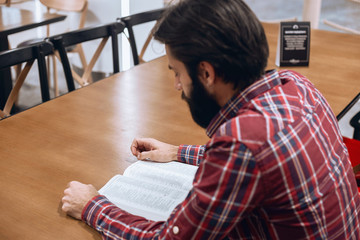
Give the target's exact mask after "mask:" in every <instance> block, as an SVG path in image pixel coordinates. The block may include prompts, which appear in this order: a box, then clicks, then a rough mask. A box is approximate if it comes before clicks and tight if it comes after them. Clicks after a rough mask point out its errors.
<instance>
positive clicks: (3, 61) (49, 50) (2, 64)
mask: <svg viewBox="0 0 360 240" xmlns="http://www.w3.org/2000/svg"><path fill="white" fill-rule="evenodd" d="M53 53H54V48H53V45H52V44H51V43H49V42H44V41H43V42H39V43H37V44H34V45H30V46H26V47H22V48H16V49H12V50H7V51H3V52H0V70H1V69H5V68H10V67H12V66H17V65H18V64H21V63H26V65H25V67H24V68H23V69H22V70H21V72H20V74H19V75H18V78H17V79H16V82H15V85H14V87H13V89H12V90H11V92H10V94H9V96H8V98H7V101H6V103H5V106H4V107H3V109H2V110H0V119H2V118H5V117H8V116H10V113H11V109H12V108H13V106H14V103H15V101H16V100H17V98H18V94H19V91H20V88H21V86H22V85H23V83H24V81H25V79H26V77H27V75H28V73H29V71H30V69H31V67H32V65H33V63H34V62H35V60H37V63H38V70H39V79H40V89H41V98H42V102H46V101H48V100H50V93H49V83H48V77H47V70H46V63H45V56H48V55H51V54H53Z"/></svg>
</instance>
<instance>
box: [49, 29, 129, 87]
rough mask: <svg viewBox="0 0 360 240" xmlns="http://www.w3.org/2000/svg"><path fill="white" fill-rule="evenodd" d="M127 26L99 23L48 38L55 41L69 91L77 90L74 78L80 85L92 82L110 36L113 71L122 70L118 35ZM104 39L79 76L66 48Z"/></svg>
mask: <svg viewBox="0 0 360 240" xmlns="http://www.w3.org/2000/svg"><path fill="white" fill-rule="evenodd" d="M124 28H125V25H124V23H122V22H114V23H110V24H105V25H99V26H95V27H87V28H83V29H80V30H75V31H71V32H67V33H63V34H59V35H55V36H51V37H49V38H47V40H48V41H50V42H51V43H53V45H54V48H55V50H56V51H55V56H56V57H57V58H58V59H59V60H60V61H61V63H62V66H63V69H64V74H65V79H66V83H67V87H68V91H69V92H71V91H73V90H75V83H74V79H75V80H76V81H77V82H78V83H79V85H80V86H86V85H88V84H90V83H91V72H92V69H93V67H94V65H95V63H96V61H97V59H98V58H99V56H100V54H101V52H102V50H103V49H104V47H105V44H106V42H107V40H108V39H109V37H111V42H112V57H113V70H114V71H113V72H114V73H117V72H119V71H120V67H119V64H120V61H119V46H118V35H119V34H120V33H122V32H123V30H124ZM97 39H102V40H101V42H100V44H99V46H98V48H97V49H96V51H95V53H94V54H93V56H92V58H91V60H90V62H89V64H88V65H87V66H86V68H85V69H84V72H83V74H82V76H79V74H77V73H76V72H75V71H74V70H73V69H72V68H71V66H70V62H69V59H68V56H67V52H66V48H67V47H69V46H73V45H76V44H79V43H84V42H88V41H92V40H97Z"/></svg>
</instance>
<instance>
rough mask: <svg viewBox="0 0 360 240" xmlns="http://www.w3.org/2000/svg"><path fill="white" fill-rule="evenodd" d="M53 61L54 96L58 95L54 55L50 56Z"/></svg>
mask: <svg viewBox="0 0 360 240" xmlns="http://www.w3.org/2000/svg"><path fill="white" fill-rule="evenodd" d="M51 59H52V62H53V78H54V96H55V97H58V96H59V95H60V93H59V85H58V75H57V66H56V57H55V55H52V56H51Z"/></svg>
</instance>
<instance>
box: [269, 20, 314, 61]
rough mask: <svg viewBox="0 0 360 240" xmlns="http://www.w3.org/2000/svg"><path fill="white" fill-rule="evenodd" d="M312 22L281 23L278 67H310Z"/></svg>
mask: <svg viewBox="0 0 360 240" xmlns="http://www.w3.org/2000/svg"><path fill="white" fill-rule="evenodd" d="M309 58H310V22H281V23H280V32H279V39H278V48H277V55H276V65H277V66H279V67H280V66H308V65H309Z"/></svg>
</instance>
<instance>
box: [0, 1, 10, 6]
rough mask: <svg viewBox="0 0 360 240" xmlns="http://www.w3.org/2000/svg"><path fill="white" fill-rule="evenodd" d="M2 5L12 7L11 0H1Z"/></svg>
mask: <svg viewBox="0 0 360 240" xmlns="http://www.w3.org/2000/svg"><path fill="white" fill-rule="evenodd" d="M0 4H5V5H6V6H7V7H10V5H11V0H0Z"/></svg>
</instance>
